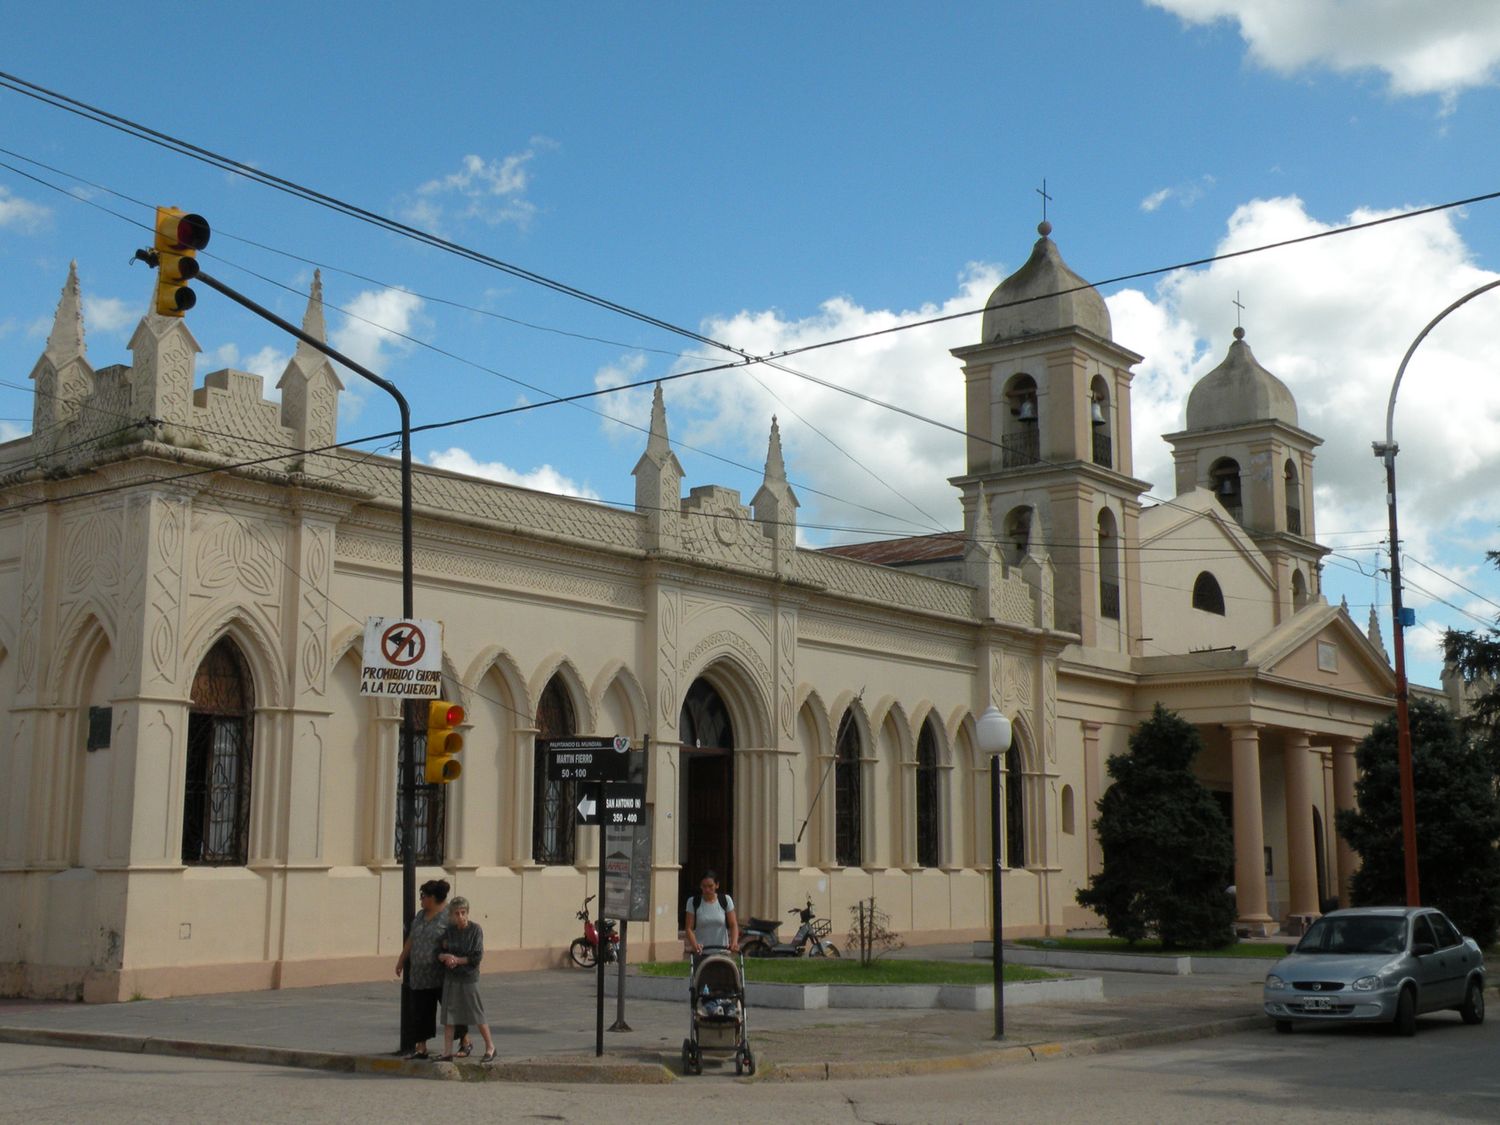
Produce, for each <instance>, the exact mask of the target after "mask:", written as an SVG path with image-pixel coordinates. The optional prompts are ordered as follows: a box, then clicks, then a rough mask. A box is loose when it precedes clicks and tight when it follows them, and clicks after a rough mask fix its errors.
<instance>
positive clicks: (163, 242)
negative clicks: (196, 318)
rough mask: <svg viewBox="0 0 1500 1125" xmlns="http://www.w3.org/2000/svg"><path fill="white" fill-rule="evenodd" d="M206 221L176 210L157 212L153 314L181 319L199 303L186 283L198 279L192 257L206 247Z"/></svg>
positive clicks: (159, 210) (198, 216)
mask: <svg viewBox="0 0 1500 1125" xmlns="http://www.w3.org/2000/svg"><path fill="white" fill-rule="evenodd" d="M208 236H209V229H208V220H207V219H205V218H204V217H203V216H202V215H190V214H185V213H184V212H182V211H181V210H179V209H178V208H176V207H158V208H157V209H156V242H155V250H156V311H157V312H158V313H159V314H160V315H162V316H177V317H180V316H181V315H182V314H183V313H185V312H187V310H188V309H190V308H192V307H193V306H194V305H195V304H197V302H198V297H197V295H196V294H195V293H194V292H193V291H192V290H191V289H189V288H188V287H187V283H188V282H189V281H191V280H193V278H195V277H197V276H198V262H197V259H196V257H195V255H196V254H197V253H198V251H199V250H202V249H203V248H204V247H205V246H207V245H208Z"/></svg>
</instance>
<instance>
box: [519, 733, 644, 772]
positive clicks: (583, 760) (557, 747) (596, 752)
mask: <svg viewBox="0 0 1500 1125" xmlns="http://www.w3.org/2000/svg"><path fill="white" fill-rule="evenodd" d="M536 745H537V748H538V749H539V750H542V751H544V752H545V753H546V755H547V780H548V781H624V780H625V777H626V774H627V772H628V771H629V769H630V754H629V750H630V739H628V738H626V737H625V736H624V735H622V734H617V735H615V736H614V737H612V738H539V739H537V740H536Z"/></svg>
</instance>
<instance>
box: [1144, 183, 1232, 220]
mask: <svg viewBox="0 0 1500 1125" xmlns="http://www.w3.org/2000/svg"><path fill="white" fill-rule="evenodd" d="M1213 185H1214V178H1213V177H1212V176H1208V175H1204V176H1199V177H1198V178H1197V179H1196V180H1189V181H1188V182H1187V183H1184V184H1177V185H1176V186H1174V187H1164V188H1160V189H1159V190H1157V191H1153V192H1152V193H1151V194H1150V195H1148V196H1146V198H1145V199H1143V200H1141V210H1142V211H1145V212H1147V213H1150V212H1152V211H1155V210H1157V209H1158V208H1159V207H1161V205H1162V204H1163V203H1166V202H1167V201H1168V200H1175V201H1176V202H1177V204H1178V206H1180V207H1191V206H1193V204H1195V203H1197V202H1198V201H1199V200H1200V199H1202V198H1203V195H1204V193H1205V192H1207V191H1208V189H1209V188H1211V187H1213Z"/></svg>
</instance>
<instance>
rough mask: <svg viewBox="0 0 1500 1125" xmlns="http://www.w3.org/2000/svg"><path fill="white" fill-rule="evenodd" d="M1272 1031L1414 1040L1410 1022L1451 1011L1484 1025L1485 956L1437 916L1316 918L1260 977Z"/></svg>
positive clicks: (1368, 910) (1367, 910) (1365, 910)
mask: <svg viewBox="0 0 1500 1125" xmlns="http://www.w3.org/2000/svg"><path fill="white" fill-rule="evenodd" d="M1265 1008H1266V1015H1268V1016H1270V1017H1271V1018H1272V1019H1273V1020H1275V1021H1276V1030H1277V1031H1283V1032H1289V1031H1291V1030H1292V1027H1293V1026H1294V1025H1295V1024H1296V1023H1297V1022H1299V1021H1301V1022H1305V1023H1313V1022H1318V1023H1351V1022H1369V1023H1390V1024H1392V1025H1394V1028H1395V1031H1396V1034H1398V1035H1415V1034H1416V1031H1417V1015H1418V1013H1420V1012H1436V1011H1442V1010H1443V1009H1445V1008H1453V1009H1456V1010H1457V1011H1458V1013H1459V1014H1460V1015H1462V1016H1463V1020H1464V1023H1468V1024H1477V1023H1483V1022H1484V956H1483V955H1482V954H1481V953H1480V952H1479V946H1477V945H1475V944H1474V941H1473V939H1472V938H1466V937H1460V936H1459V933H1458V930H1457V929H1455V928H1454V926H1453V923H1452V922H1450V921H1448V919H1447V917H1445V916H1444V915H1443V913H1442V911H1439V910H1433V909H1431V908H1429V907H1397V906H1390V907H1384V906H1367V907H1361V908H1358V909H1354V910H1335V911H1333V912H1332V913H1330V914H1325V915H1323V917H1321V918H1319V919H1318V920H1317V921H1316V922H1314V923H1313V924H1312V926H1311V927H1310V928H1309V929H1308V931H1307V934H1306V935H1305V936H1304V937H1303V938H1302V940H1301V941H1299V942H1298V943H1297V946H1296V948H1295V949H1293V950H1292V953H1291V955H1290V956H1289V957H1284V958H1282V959H1281V960H1280V961H1278V962H1276V964H1275V965H1274V966H1273V967H1272V969H1271V971H1270V972H1269V973H1268V974H1266V988H1265Z"/></svg>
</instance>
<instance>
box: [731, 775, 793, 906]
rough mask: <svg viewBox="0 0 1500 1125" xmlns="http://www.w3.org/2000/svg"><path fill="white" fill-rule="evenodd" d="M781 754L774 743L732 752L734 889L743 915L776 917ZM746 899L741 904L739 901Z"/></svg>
mask: <svg viewBox="0 0 1500 1125" xmlns="http://www.w3.org/2000/svg"><path fill="white" fill-rule="evenodd" d="M779 763H780V755H779V754H778V753H777V751H776V748H775V747H774V746H753V747H744V748H742V749H736V750H735V752H734V803H735V810H734V821H735V829H734V839H733V840H731V841H730V845H729V846H730V847H731V848H732V849H733V855H734V868H733V870H734V881H735V884H736V885H735V887H734V888H733V889H732V890H731V891H730V895H731V896H732V897H733V898H734V900H735V907H736V912H737V913H738V914H739V915H740V916H741V918H748V917H750V915H751V913H752V912H754V913H756V914H759V915H762V916H766V917H774V916H775V912H776V911H777V910H779V909H780V907H779V906H778V899H777V871H776V869H777V847H776V844H777V837H778V833H779V829H778V827H777V816H776V811H777V805H778V801H777V787H778V786H777V783H778V780H779V779H778V778H777V776H776V767H777V765H778V764H779ZM741 904H743V905H741Z"/></svg>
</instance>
